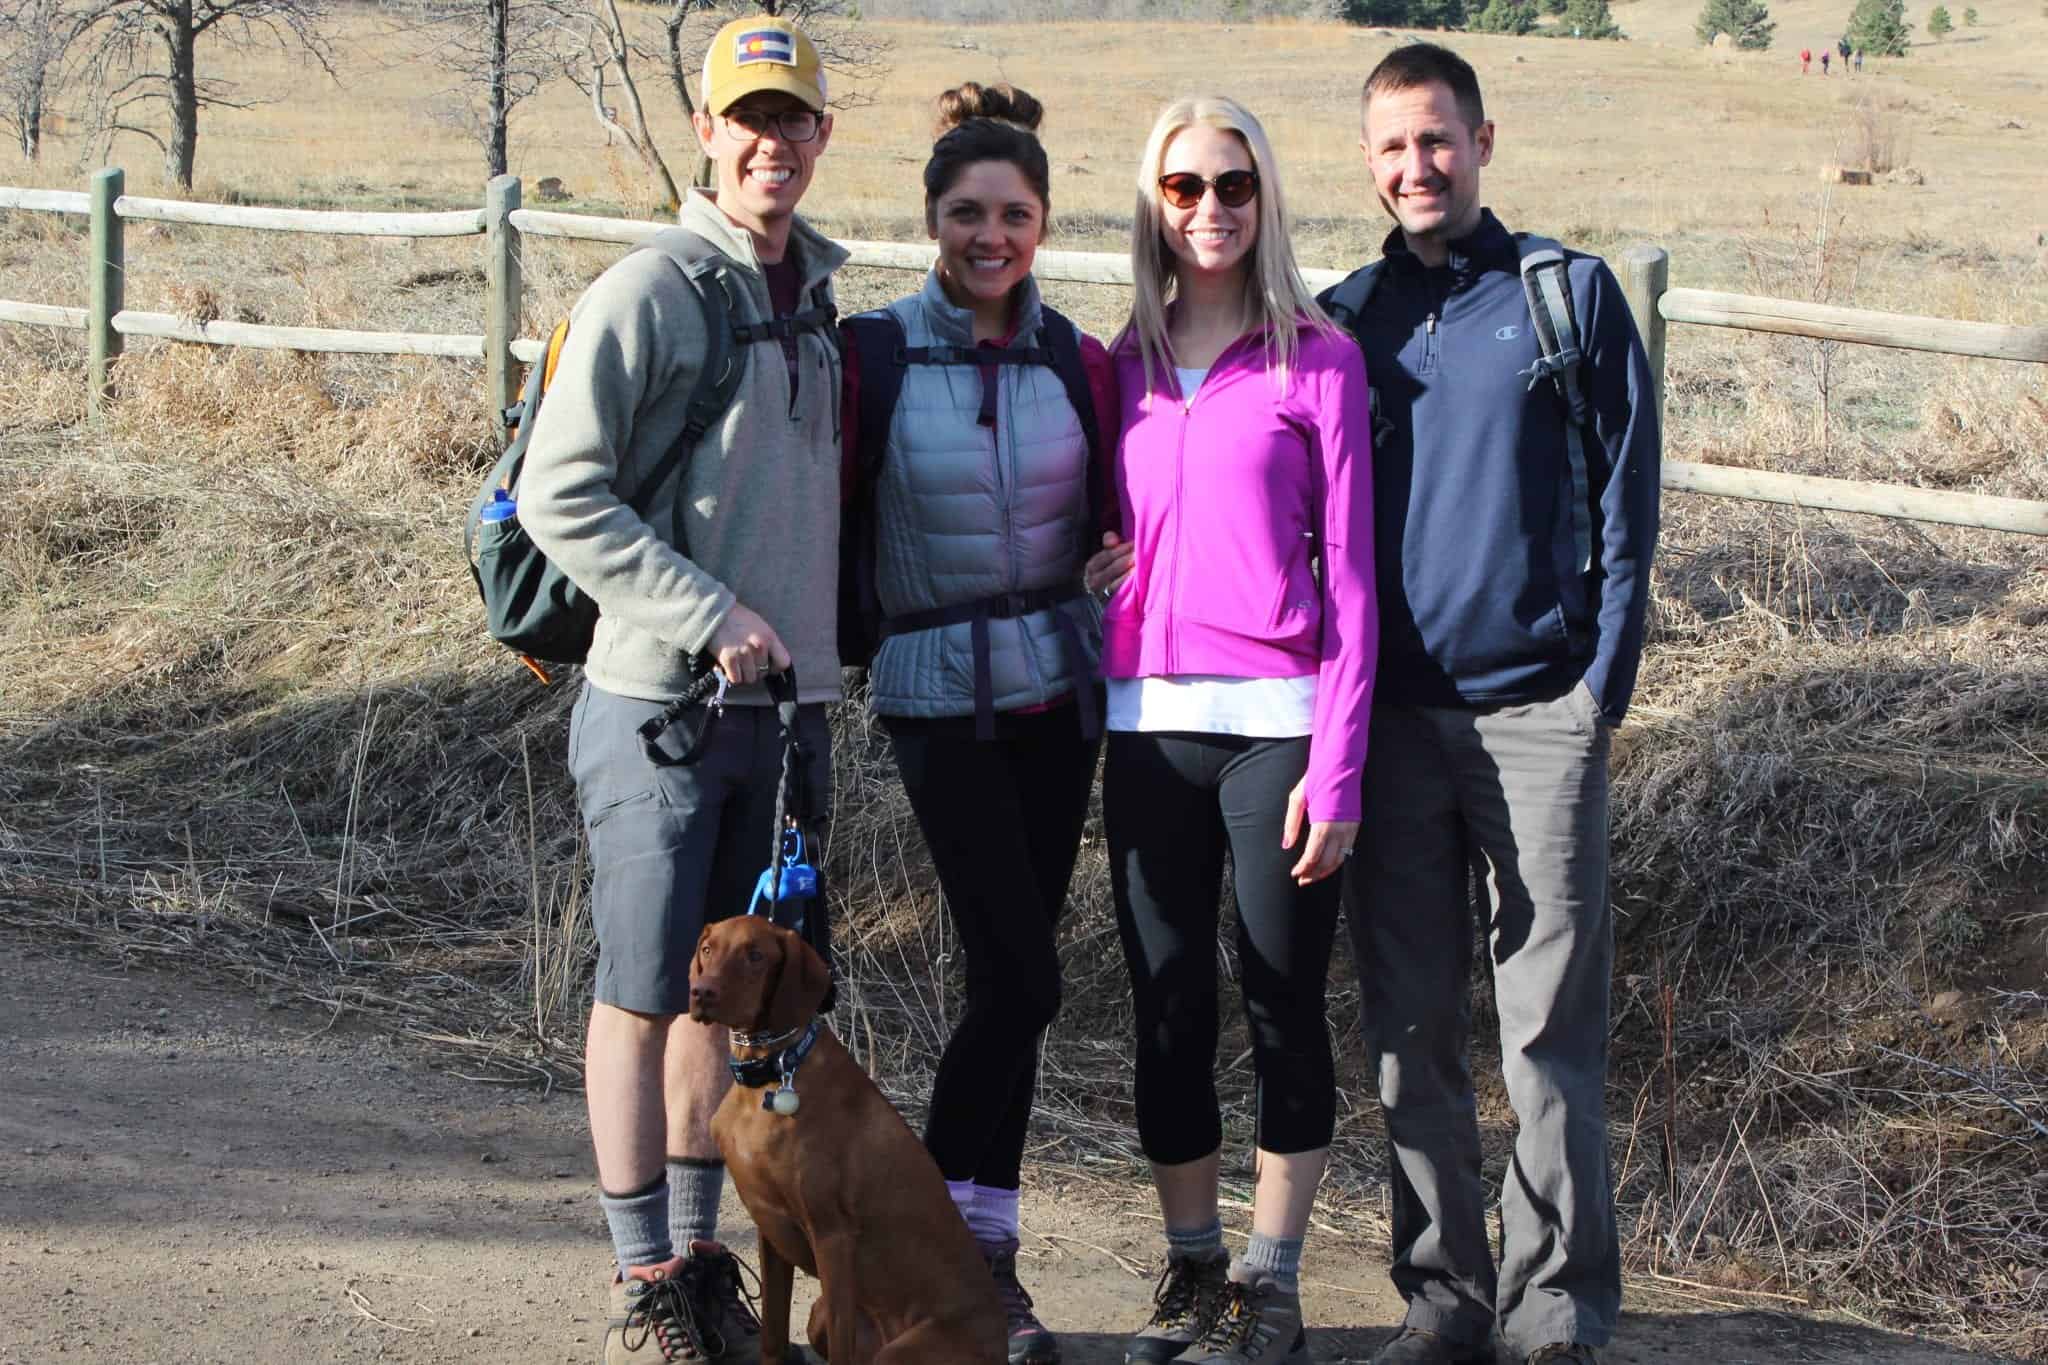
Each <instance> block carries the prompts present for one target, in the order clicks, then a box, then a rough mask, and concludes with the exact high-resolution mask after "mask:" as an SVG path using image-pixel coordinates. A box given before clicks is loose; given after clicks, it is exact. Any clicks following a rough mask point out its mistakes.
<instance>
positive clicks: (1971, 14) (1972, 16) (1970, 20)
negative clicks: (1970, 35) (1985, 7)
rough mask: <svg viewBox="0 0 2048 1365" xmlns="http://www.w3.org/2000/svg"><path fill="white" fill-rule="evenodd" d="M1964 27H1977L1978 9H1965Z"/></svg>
mask: <svg viewBox="0 0 2048 1365" xmlns="http://www.w3.org/2000/svg"><path fill="white" fill-rule="evenodd" d="M1963 27H1964V28H1975V27H1977V11H1976V10H1975V9H1974V8H1972V9H1966V10H1964V11H1963Z"/></svg>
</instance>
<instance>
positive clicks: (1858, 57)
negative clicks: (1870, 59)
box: [1856, 47, 1863, 73]
mask: <svg viewBox="0 0 2048 1365" xmlns="http://www.w3.org/2000/svg"><path fill="white" fill-rule="evenodd" d="M1856 70H1857V71H1858V72H1859V73H1860V72H1861V71H1862V70H1863V49H1862V48H1860V47H1859V48H1857V49H1856Z"/></svg>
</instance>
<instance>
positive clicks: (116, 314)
mask: <svg viewBox="0 0 2048 1365" xmlns="http://www.w3.org/2000/svg"><path fill="white" fill-rule="evenodd" d="M7 210H15V211H21V212H34V213H65V214H77V215H84V216H88V217H90V218H91V220H92V252H91V258H90V261H89V264H88V285H89V296H90V297H89V304H88V306H87V307H86V308H83V309H79V308H65V307H59V306H55V305H51V304H42V303H26V302H19V301H14V300H6V299H0V323H19V324H27V325H29V326H36V327H57V328H67V329H71V330H83V331H84V332H85V333H86V337H87V371H88V375H87V382H88V385H89V390H88V392H89V396H90V399H91V404H92V411H93V413H94V415H95V416H98V415H99V414H100V413H101V412H102V410H103V406H104V403H105V401H106V400H107V398H108V397H109V396H110V395H111V394H112V392H113V389H112V384H113V361H114V360H115V358H116V357H118V356H119V355H120V353H121V347H122V341H123V338H124V337H129V336H144V337H158V338H165V339H169V340H175V341H186V342H197V343H201V344H204V345H211V346H248V347H258V348H264V349H271V350H293V351H328V352H350V353H359V354H384V355H428V356H448V357H453V358H457V359H464V360H478V359H480V360H482V361H483V362H484V368H485V392H486V395H487V397H488V401H489V404H490V410H491V412H492V414H493V415H494V417H495V416H496V414H498V413H500V412H502V410H503V409H504V408H505V407H507V406H509V405H510V404H511V403H512V402H514V401H515V400H516V399H517V398H518V390H519V375H520V366H521V365H523V364H529V363H531V362H532V361H533V360H534V359H536V358H537V357H538V356H539V355H540V354H541V352H542V349H543V346H544V343H543V342H542V341H540V340H538V339H535V338H532V337H522V336H520V335H519V334H518V329H519V322H520V306H521V299H522V296H523V293H524V289H523V283H522V276H521V269H520V263H521V256H522V254H523V239H524V238H526V237H545V238H554V239H561V240H568V241H585V242H609V243H613V244H615V245H622V246H631V245H637V244H638V243H640V242H643V241H645V240H646V239H647V238H649V237H651V236H653V235H654V234H655V233H657V232H659V231H660V230H661V228H662V226H663V225H662V224H659V223H649V222H645V221H641V220H638V219H627V218H600V217H594V216H590V215H586V214H575V213H555V212H549V211H546V210H539V209H528V208H524V207H522V206H521V203H520V182H519V180H518V178H517V177H515V176H499V177H497V178H496V179H494V180H492V181H491V183H490V184H489V186H488V187H486V189H485V192H484V200H483V203H482V205H481V206H480V207H479V208H476V209H460V210H456V211H453V212H435V213H348V212H338V211H330V210H325V209H278V208H258V207H253V206H249V205H240V204H195V203H188V202H186V201H183V200H175V199H145V198H137V197H133V196H129V195H125V194H123V193H122V173H121V172H120V171H119V170H116V169H109V170H103V171H100V172H99V173H97V174H96V175H95V176H94V177H93V182H92V188H91V191H90V192H89V193H86V194H79V193H76V192H74V191H68V190H32V189H14V188H9V187H7V186H0V211H7ZM129 219H135V220H146V221H152V222H163V223H184V224H193V225H203V226H208V227H226V228H245V229H250V230H254V231H259V232H307V233H320V234H345V235H353V236H377V237H477V236H480V237H483V238H484V239H485V240H484V265H485V270H484V276H485V289H484V330H483V332H482V333H481V334H470V333H454V334H450V333H436V332H367V331H346V330H341V329H337V328H326V327H272V326H261V325H257V324H254V323H238V322H224V321H216V322H198V321H195V320H192V319H188V318H179V317H174V316H172V315H170V314H166V313H143V312H133V311H130V310H128V309H127V308H126V307H125V306H124V303H123V286H124V283H125V279H126V266H125V261H126V256H125V242H124V238H123V233H122V224H123V223H124V222H125V221H127V220H129ZM841 245H843V246H845V247H846V248H847V250H848V251H849V252H850V253H851V263H852V264H853V265H856V266H864V267H869V268H875V269H884V270H909V271H917V272H923V271H925V270H928V269H930V268H931V263H932V260H933V258H934V256H935V255H936V250H935V248H933V247H932V246H930V245H928V244H921V243H908V242H866V241H848V242H843V243H841ZM1670 264H1671V262H1670V256H1669V255H1668V253H1666V252H1665V251H1664V250H1663V248H1661V247H1656V246H1651V245H1647V244H1639V245H1635V246H1631V247H1629V248H1628V249H1626V250H1625V251H1623V252H1622V253H1621V256H1620V257H1619V258H1618V260H1617V261H1616V262H1615V266H1616V271H1617V273H1618V274H1619V275H1620V277H1621V281H1622V287H1623V291H1624V293H1625V294H1626V295H1627V297H1628V302H1629V307H1630V309H1631V310H1632V311H1633V312H1634V314H1635V319H1636V326H1637V328H1638V329H1639V330H1640V331H1641V333H1642V336H1643V343H1644V346H1645V347H1646V349H1647V350H1648V351H1649V357H1650V370H1651V373H1652V374H1653V375H1654V376H1655V377H1656V383H1657V405H1658V408H1659V411H1660V412H1661V411H1662V408H1663V402H1664V379H1665V337H1666V324H1668V323H1685V324H1688V325H1695V326H1705V327H1734V328H1739V329H1742V330H1744V331H1751V332H1769V333H1777V334H1780V335H1787V336H1801V337H1812V338H1815V339H1818V340H1823V341H1847V342H1855V343H1858V344H1861V345H1869V346H1890V347H1897V348H1903V349H1906V350H1914V351H1932V352H1937V353H1940V354H1945V355H1962V356H1976V357H1982V358H1986V359H1993V360H2012V361H2025V362H2032V363H2036V364H2048V327H2039V326H2032V327H2029V326H2010V325H2005V324H2000V323H1989V322H1963V321H1958V320H1955V319H1951V318H1933V317H1919V316H1914V315H1909V314H1904V313H1883V312H1877V311H1874V310H1871V309H1865V308H1840V307H1835V306H1833V305H1830V304H1818V303H1806V302H1801V301H1798V300H1793V299H1772V298H1760V297H1757V296H1755V295H1751V294H1731V293H1724V292H1721V291H1718V290H1711V289H1673V288H1670V287H1669V281H1670ZM1035 271H1036V273H1037V275H1038V277H1039V278H1040V279H1044V280H1056V281H1062V282H1068V283H1078V284H1115V285H1129V284H1130V282H1131V267H1130V261H1129V258H1128V257H1126V256H1125V255H1124V254H1123V253H1121V252H1108V251H1042V252H1040V253H1039V254H1038V259H1037V264H1036V266H1035ZM1302 273H1303V274H1304V275H1305V276H1307V278H1308V282H1309V284H1311V285H1312V286H1314V287H1316V288H1318V289H1320V288H1323V287H1324V286H1326V285H1330V284H1334V283H1336V282H1337V281H1338V280H1340V279H1342V278H1343V277H1344V272H1343V271H1340V270H1314V269H1311V270H1304V271H1303V272H1302ZM1664 486H1665V487H1666V488H1671V489H1677V490H1680V491H1684V492H1693V493H1707V494H1712V495H1714V496H1717V497H1730V498H1742V499H1748V500H1751V501H1757V502H1776V503H1784V504H1789V505H1792V506H1798V507H1811V508H1816V509H1820V510H1826V511H1838V512H1857V513H1863V514H1867V515H1873V516H1882V517H1894V518H1899V519H1902V520H1909V521H1927V522H1940V523H1945V524H1949V525H1955V526H1974V527H1981V528H1985V529H1990V530H1999V531H2016V532H2021V533H2024V534H2027V535H2039V536H2048V502H2030V501H2025V500H2022V499H2017V498H1994V497H1986V496H1982V495H1979V494H1972V493H1954V492H1949V491H1946V490H1942V489H1928V488H1914V487H1910V486H1907V485H1901V484H1887V483H1871V482H1864V481H1860V480H1851V479H1827V478H1815V477H1812V476H1809V475H1800V474H1780V473H1773V472H1770V471H1767V470H1757V469H1736V468H1731V467H1728V466H1724V465H1710V464H1699V463H1695V462H1692V461H1686V460H1666V461H1665V462H1664Z"/></svg>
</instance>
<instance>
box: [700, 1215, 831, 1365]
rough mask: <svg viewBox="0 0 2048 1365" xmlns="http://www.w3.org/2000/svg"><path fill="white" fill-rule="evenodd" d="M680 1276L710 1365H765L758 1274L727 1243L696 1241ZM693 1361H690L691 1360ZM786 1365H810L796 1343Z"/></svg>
mask: <svg viewBox="0 0 2048 1365" xmlns="http://www.w3.org/2000/svg"><path fill="white" fill-rule="evenodd" d="M682 1259H683V1268H682V1271H681V1272H680V1274H679V1276H678V1278H680V1279H681V1280H682V1281H683V1284H684V1286H685V1289H686V1290H687V1292H688V1295H689V1299H690V1309H691V1312H692V1315H693V1319H692V1320H693V1321H694V1322H695V1323H696V1328H697V1343H698V1347H699V1349H701V1350H702V1351H703V1352H704V1360H705V1362H706V1365H760V1361H761V1315H760V1313H759V1311H758V1310H757V1309H756V1307H755V1297H756V1295H757V1294H758V1292H759V1289H760V1281H758V1280H756V1281H755V1282H754V1289H752V1290H749V1289H748V1288H747V1285H746V1281H745V1280H742V1279H741V1278H740V1277H741V1275H742V1273H744V1274H745V1275H746V1276H747V1277H748V1278H749V1279H751V1278H753V1273H754V1272H753V1271H752V1270H751V1269H749V1268H748V1266H747V1264H746V1262H744V1261H742V1260H741V1259H740V1258H739V1257H737V1256H735V1255H733V1254H732V1252H730V1251H728V1250H727V1249H726V1247H725V1244H724V1243H723V1242H692V1243H690V1254H689V1255H687V1256H685V1257H683V1258H682ZM686 1359H687V1357H686ZM782 1359H783V1362H784V1365H804V1360H805V1359H806V1357H805V1356H804V1353H803V1348H802V1347H800V1346H798V1345H796V1344H795V1343H794V1342H792V1343H790V1345H789V1348H788V1350H787V1351H786V1352H785V1353H784V1354H783V1357H782Z"/></svg>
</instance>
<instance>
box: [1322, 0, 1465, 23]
mask: <svg viewBox="0 0 2048 1365" xmlns="http://www.w3.org/2000/svg"><path fill="white" fill-rule="evenodd" d="M1339 13H1340V17H1342V18H1343V20H1344V22H1346V23H1348V24H1368V25H1372V26H1375V27H1382V28H1437V27H1439V26H1441V27H1443V28H1463V27H1464V26H1465V0H1341V8H1340V11H1339Z"/></svg>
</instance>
